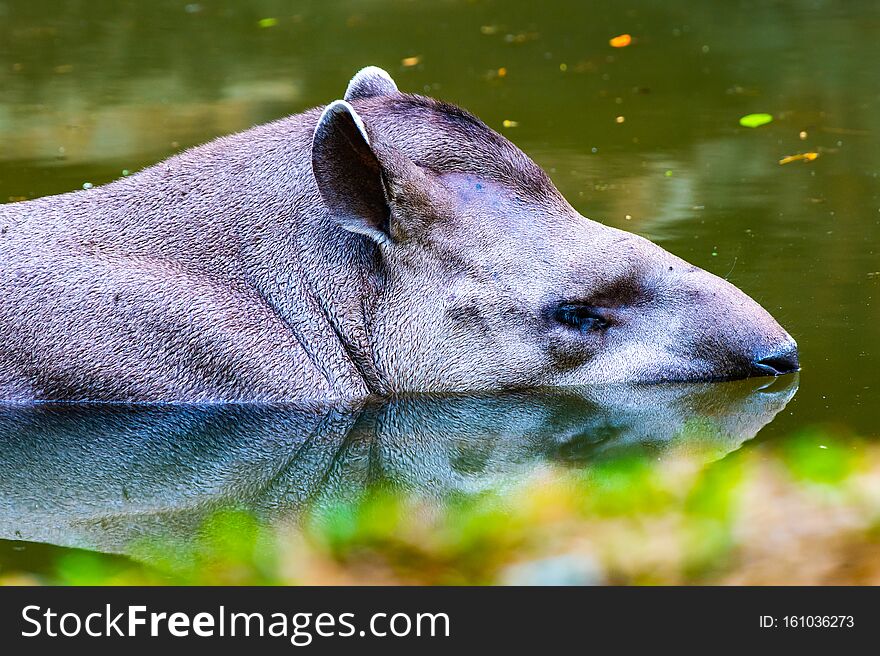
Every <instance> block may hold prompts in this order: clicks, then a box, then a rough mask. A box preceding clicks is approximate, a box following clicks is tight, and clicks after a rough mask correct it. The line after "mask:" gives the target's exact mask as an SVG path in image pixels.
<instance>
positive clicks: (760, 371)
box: [752, 342, 800, 376]
mask: <svg viewBox="0 0 880 656" xmlns="http://www.w3.org/2000/svg"><path fill="white" fill-rule="evenodd" d="M798 369H800V362H799V361H798V349H797V344H795V343H794V342H791V343H789V344H786V345H785V346H783V347H781V348H779V349H777V350H775V351H772V352H770V353H767V354H766V355H763V356H760V357H758V358H756V359H755V360H754V361H753V362H752V375H753V376H781V375H782V374H789V373H791V372H793V371H797V370H798Z"/></svg>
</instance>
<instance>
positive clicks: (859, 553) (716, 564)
mask: <svg viewBox="0 0 880 656" xmlns="http://www.w3.org/2000/svg"><path fill="white" fill-rule="evenodd" d="M131 551H132V553H134V554H136V555H137V557H136V558H134V559H127V558H119V557H113V556H103V555H99V554H94V553H90V552H84V551H71V550H65V551H63V552H62V553H61V555H60V556H58V557H56V558H55V559H54V561H53V562H52V563H51V565H50V566H49V567H48V569H46V570H45V571H43V572H41V573H33V572H28V571H22V570H21V569H19V570H9V569H4V570H2V571H0V582H2V583H5V584H16V583H24V584H31V583H37V584H41V583H46V584H163V583H175V584H348V583H358V584H360V583H366V584H398V583H404V584H495V583H514V584H532V583H573V584H580V583H589V584H875V585H876V584H880V445H878V444H876V443H871V442H869V441H865V440H861V439H857V438H852V437H845V436H837V437H834V436H832V435H829V434H827V433H819V432H816V433H804V434H800V435H796V436H793V437H791V438H789V439H787V440H782V441H779V442H776V443H773V444H761V445H755V446H753V447H747V448H745V449H743V450H741V451H738V452H735V453H732V454H730V455H728V456H727V457H726V458H724V459H723V460H720V461H718V462H715V463H713V464H710V465H708V466H701V465H698V464H697V463H695V462H694V460H693V459H692V458H690V457H688V456H687V455H685V454H678V455H672V456H667V457H664V458H663V459H661V460H659V461H658V460H656V459H654V458H648V457H645V456H642V457H638V456H628V457H624V458H620V459H616V460H613V461H608V462H603V463H598V464H592V465H582V466H580V467H578V468H576V469H574V468H567V469H563V468H558V469H554V468H547V469H542V470H541V471H538V472H533V473H532V475H530V476H529V477H528V479H527V480H519V481H516V482H515V483H513V484H511V486H510V487H509V488H508V489H505V490H503V491H495V492H492V493H480V494H476V495H461V496H458V497H456V498H452V499H445V500H443V501H442V502H440V503H438V502H437V501H436V500H433V501H428V500H425V499H423V498H417V497H415V496H412V495H409V494H405V493H402V492H400V491H395V490H393V489H388V488H387V487H386V488H382V487H379V488H377V489H374V490H372V491H371V492H369V493H367V494H365V495H363V496H362V497H360V498H358V499H356V500H353V501H347V502H331V503H329V504H326V505H324V506H323V507H321V508H316V509H313V511H312V512H310V513H309V514H308V515H307V516H306V517H305V518H300V520H299V521H298V522H297V525H296V526H292V525H283V524H282V525H280V526H279V525H278V524H277V523H276V524H275V525H274V526H271V527H270V526H268V525H266V524H264V523H262V522H261V521H260V520H259V519H258V518H255V517H253V516H251V515H249V514H247V513H245V512H242V511H237V510H234V509H231V510H228V511H223V512H221V513H218V514H216V515H215V516H213V518H212V519H211V520H210V521H209V522H207V523H206V524H205V525H204V526H203V527H202V529H201V531H200V532H199V534H198V535H197V536H194V537H193V538H192V539H191V540H189V541H187V542H186V543H185V544H169V543H160V544H155V543H149V542H145V543H143V544H139V545H135V546H134V547H133V549H132V550H131Z"/></svg>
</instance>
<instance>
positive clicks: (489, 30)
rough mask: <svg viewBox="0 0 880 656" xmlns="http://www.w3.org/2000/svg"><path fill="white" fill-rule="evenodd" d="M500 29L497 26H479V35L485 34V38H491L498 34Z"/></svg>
mask: <svg viewBox="0 0 880 656" xmlns="http://www.w3.org/2000/svg"><path fill="white" fill-rule="evenodd" d="M500 29H501V28H500V27H499V26H498V25H481V26H480V34H485V35H486V36H492V35H493V34H498V31H499V30H500Z"/></svg>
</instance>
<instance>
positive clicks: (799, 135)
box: [798, 130, 809, 141]
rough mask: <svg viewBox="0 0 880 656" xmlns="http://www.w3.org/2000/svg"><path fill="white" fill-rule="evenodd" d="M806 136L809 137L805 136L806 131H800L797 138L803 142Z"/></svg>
mask: <svg viewBox="0 0 880 656" xmlns="http://www.w3.org/2000/svg"><path fill="white" fill-rule="evenodd" d="M808 136H809V135H808V134H807V131H806V130H801V131H800V132H799V133H798V137H799V138H800V140H801V141H803V140H805V139H806V138H807V137H808Z"/></svg>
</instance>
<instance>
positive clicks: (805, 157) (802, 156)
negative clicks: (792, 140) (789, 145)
mask: <svg viewBox="0 0 880 656" xmlns="http://www.w3.org/2000/svg"><path fill="white" fill-rule="evenodd" d="M818 157H819V153H816V152H810V153H798V154H797V155H788V156H786V157H783V158H782V159H781V160H779V163H780V164H791V163H792V162H812V161H813V160H815V159H816V158H818Z"/></svg>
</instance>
